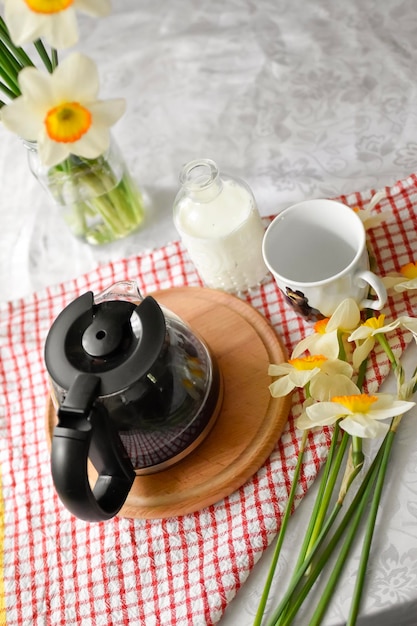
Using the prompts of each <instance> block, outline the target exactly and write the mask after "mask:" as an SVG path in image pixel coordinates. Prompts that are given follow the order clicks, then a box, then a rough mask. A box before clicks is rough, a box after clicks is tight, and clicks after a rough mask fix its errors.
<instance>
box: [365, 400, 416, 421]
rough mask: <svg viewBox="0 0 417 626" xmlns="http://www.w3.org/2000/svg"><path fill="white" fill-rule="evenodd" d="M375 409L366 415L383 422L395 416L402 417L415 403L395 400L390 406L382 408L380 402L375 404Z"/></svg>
mask: <svg viewBox="0 0 417 626" xmlns="http://www.w3.org/2000/svg"><path fill="white" fill-rule="evenodd" d="M374 406H375V408H374V409H372V410H370V411H369V413H368V415H369V416H370V417H372V419H374V420H384V419H387V418H389V417H396V416H397V415H403V414H404V413H407V411H410V410H411V409H412V408H413V406H415V402H406V401H405V400H395V401H394V402H393V403H392V405H391V406H387V407H384V406H383V405H381V403H380V402H377V403H376V404H375V405H374Z"/></svg>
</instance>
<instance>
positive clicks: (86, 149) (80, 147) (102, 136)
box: [71, 127, 110, 159]
mask: <svg viewBox="0 0 417 626" xmlns="http://www.w3.org/2000/svg"><path fill="white" fill-rule="evenodd" d="M109 145H110V132H109V130H108V128H97V127H91V128H90V130H89V131H88V132H87V133H85V135H83V136H82V137H81V138H80V139H79V140H78V141H75V142H74V143H72V144H71V151H72V152H74V154H78V155H79V156H81V157H84V158H85V159H95V158H97V157H98V156H100V154H103V153H104V152H106V151H107V150H108V148H109Z"/></svg>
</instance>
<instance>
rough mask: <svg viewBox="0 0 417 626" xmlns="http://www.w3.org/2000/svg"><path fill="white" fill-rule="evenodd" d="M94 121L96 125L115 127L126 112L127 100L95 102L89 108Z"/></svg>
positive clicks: (115, 99)
mask: <svg viewBox="0 0 417 626" xmlns="http://www.w3.org/2000/svg"><path fill="white" fill-rule="evenodd" d="M89 109H90V111H91V114H92V116H93V119H94V125H95V126H97V127H100V126H107V127H108V126H113V124H115V123H116V122H117V121H118V120H119V119H120V118H121V117H122V115H123V113H124V112H125V111H126V100H124V99H123V98H113V99H112V100H105V101H101V100H99V101H97V102H93V103H92V104H91V105H90V107H89Z"/></svg>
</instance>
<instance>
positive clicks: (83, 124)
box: [45, 102, 92, 143]
mask: <svg viewBox="0 0 417 626" xmlns="http://www.w3.org/2000/svg"><path fill="white" fill-rule="evenodd" d="M91 122H92V116H91V113H90V111H89V110H88V109H86V108H85V107H83V106H82V105H81V104H79V103H78V102H63V103H62V104H59V105H58V106H56V107H54V108H53V109H50V110H49V111H48V113H47V114H46V118H45V126H46V132H47V134H48V137H49V138H50V139H52V140H53V141H57V142H60V143H73V142H74V141H78V139H80V138H81V137H82V136H83V135H84V134H85V133H86V132H87V131H88V129H89V128H90V126H91Z"/></svg>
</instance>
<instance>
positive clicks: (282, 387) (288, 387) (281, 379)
mask: <svg viewBox="0 0 417 626" xmlns="http://www.w3.org/2000/svg"><path fill="white" fill-rule="evenodd" d="M268 374H269V375H270V376H277V377H278V380H276V381H274V382H273V383H272V384H271V385H270V386H269V390H270V392H271V395H272V396H273V397H274V398H279V397H283V396H286V395H287V394H288V393H290V392H291V391H292V390H293V389H295V388H296V387H300V388H303V387H305V386H306V385H307V384H310V393H311V395H312V397H314V398H315V399H318V398H320V399H323V398H325V399H328V398H329V396H330V389H332V390H333V391H332V395H334V394H335V393H338V392H339V391H340V393H344V392H345V391H346V390H347V389H349V388H350V387H349V386H348V384H349V383H346V382H345V381H349V382H351V381H350V376H351V375H352V367H351V365H349V363H346V361H340V360H339V359H327V358H326V357H325V356H323V355H315V356H306V357H303V358H299V359H290V360H289V361H288V362H286V363H281V364H279V365H270V366H269V368H268Z"/></svg>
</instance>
